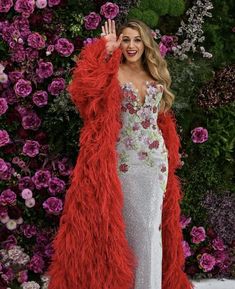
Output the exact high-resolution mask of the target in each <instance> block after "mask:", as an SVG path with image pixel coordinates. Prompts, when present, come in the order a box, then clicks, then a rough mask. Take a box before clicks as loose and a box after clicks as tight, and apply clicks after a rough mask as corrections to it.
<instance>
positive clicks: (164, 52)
mask: <svg viewBox="0 0 235 289" xmlns="http://www.w3.org/2000/svg"><path fill="white" fill-rule="evenodd" d="M159 50H160V53H161V56H162V57H164V56H165V55H166V54H167V51H168V49H167V47H166V46H165V45H164V44H163V43H162V42H160V43H159Z"/></svg>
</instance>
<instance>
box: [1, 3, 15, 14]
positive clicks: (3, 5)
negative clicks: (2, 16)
mask: <svg viewBox="0 0 235 289" xmlns="http://www.w3.org/2000/svg"><path fill="white" fill-rule="evenodd" d="M12 6H13V0H4V1H0V12H3V13H4V12H5V13H7V12H9V10H10V9H11V7H12Z"/></svg>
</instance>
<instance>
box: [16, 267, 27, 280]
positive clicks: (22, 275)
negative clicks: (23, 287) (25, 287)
mask: <svg viewBox="0 0 235 289" xmlns="http://www.w3.org/2000/svg"><path fill="white" fill-rule="evenodd" d="M17 281H18V282H19V283H24V282H27V281H28V271H27V270H25V271H20V272H19V273H18V274H17Z"/></svg>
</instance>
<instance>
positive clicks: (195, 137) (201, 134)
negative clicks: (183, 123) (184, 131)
mask: <svg viewBox="0 0 235 289" xmlns="http://www.w3.org/2000/svg"><path fill="white" fill-rule="evenodd" d="M191 134H192V136H191V138H192V141H193V142H194V143H203V142H205V141H207V140H208V131H207V129H206V128H203V127H196V128H194V129H193V130H191Z"/></svg>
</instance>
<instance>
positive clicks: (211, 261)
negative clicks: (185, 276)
mask: <svg viewBox="0 0 235 289" xmlns="http://www.w3.org/2000/svg"><path fill="white" fill-rule="evenodd" d="M215 263H216V262H215V258H214V257H213V256H212V255H210V254H208V253H204V254H202V256H201V258H200V259H199V264H200V266H201V267H202V269H203V271H204V272H208V271H211V270H212V269H213V267H214V265H215Z"/></svg>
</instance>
